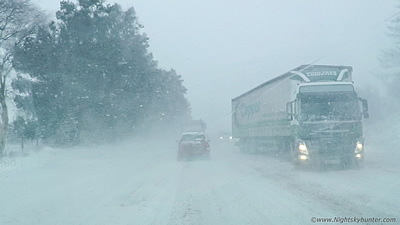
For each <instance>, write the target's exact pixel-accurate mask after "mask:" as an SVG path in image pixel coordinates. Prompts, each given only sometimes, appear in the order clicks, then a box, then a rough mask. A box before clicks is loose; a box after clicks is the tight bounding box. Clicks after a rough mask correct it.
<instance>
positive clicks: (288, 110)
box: [286, 102, 293, 121]
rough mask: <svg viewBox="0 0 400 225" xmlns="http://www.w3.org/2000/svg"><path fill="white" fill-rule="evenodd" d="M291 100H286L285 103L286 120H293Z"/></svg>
mask: <svg viewBox="0 0 400 225" xmlns="http://www.w3.org/2000/svg"><path fill="white" fill-rule="evenodd" d="M292 106H293V102H288V103H286V114H287V120H289V121H292V120H293V107H292Z"/></svg>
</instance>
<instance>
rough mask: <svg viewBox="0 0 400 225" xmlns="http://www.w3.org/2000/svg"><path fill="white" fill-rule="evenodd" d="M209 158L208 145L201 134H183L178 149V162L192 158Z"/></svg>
mask: <svg viewBox="0 0 400 225" xmlns="http://www.w3.org/2000/svg"><path fill="white" fill-rule="evenodd" d="M198 156H200V157H203V158H206V159H209V158H210V145H209V143H208V140H207V139H206V137H205V136H204V134H203V133H199V132H188V133H183V134H182V137H181V140H180V141H179V147H178V160H182V159H190V158H194V157H198Z"/></svg>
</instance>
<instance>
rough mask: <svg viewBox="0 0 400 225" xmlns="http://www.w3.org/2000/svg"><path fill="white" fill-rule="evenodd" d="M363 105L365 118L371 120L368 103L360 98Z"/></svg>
mask: <svg viewBox="0 0 400 225" xmlns="http://www.w3.org/2000/svg"><path fill="white" fill-rule="evenodd" d="M360 100H361V103H362V108H363V117H364V118H365V119H368V118H369V113H368V101H367V100H366V99H362V98H360Z"/></svg>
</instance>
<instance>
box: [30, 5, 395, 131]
mask: <svg viewBox="0 0 400 225" xmlns="http://www.w3.org/2000/svg"><path fill="white" fill-rule="evenodd" d="M33 2H34V3H37V4H38V5H39V6H40V7H41V8H43V9H45V10H46V11H47V12H48V13H49V14H51V15H54V13H55V11H56V10H57V9H58V8H59V1H58V0H33ZM115 2H116V3H119V4H121V5H122V6H123V7H124V9H127V8H128V7H134V8H135V10H136V13H137V16H138V17H139V21H140V23H141V24H142V25H144V29H143V32H145V33H147V35H148V36H149V38H150V51H151V52H152V53H153V54H154V57H155V59H156V60H157V61H158V63H159V66H160V67H161V68H164V69H170V68H173V69H175V70H176V71H177V72H178V73H179V74H181V75H182V77H183V79H184V80H185V81H184V85H185V87H187V89H188V94H187V97H188V99H189V101H190V103H191V106H192V115H193V117H194V119H199V118H203V119H204V120H205V121H206V122H207V123H208V126H209V128H212V129H213V130H229V129H230V115H229V112H230V101H231V99H232V98H234V97H236V96H238V95H240V94H242V93H243V92H245V91H247V90H249V89H251V88H253V87H255V86H257V85H259V84H261V83H262V82H265V81H267V80H269V79H271V78H273V77H275V76H277V75H280V74H283V73H285V72H287V71H289V70H291V69H293V68H295V67H297V66H299V65H302V64H309V63H312V62H314V61H315V60H318V61H317V64H330V65H348V66H353V69H354V75H353V76H354V80H355V84H356V86H360V87H361V86H364V85H368V84H374V83H376V80H375V79H376V78H375V77H374V75H373V74H377V73H379V70H380V68H379V61H378V57H379V56H380V55H381V54H382V51H383V50H384V49H387V48H389V47H390V46H391V45H390V40H389V38H388V37H387V31H388V30H387V26H388V25H389V23H390V21H388V20H387V19H388V18H389V17H390V16H392V15H394V14H395V13H396V12H397V11H398V9H397V8H396V5H397V3H398V1H396V0H279V1H277V0H248V1H239V0H192V1H188V0H162V1H159V0H137V1H134V0H119V1H118V0H117V1H107V3H115Z"/></svg>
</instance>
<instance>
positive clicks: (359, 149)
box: [354, 141, 364, 154]
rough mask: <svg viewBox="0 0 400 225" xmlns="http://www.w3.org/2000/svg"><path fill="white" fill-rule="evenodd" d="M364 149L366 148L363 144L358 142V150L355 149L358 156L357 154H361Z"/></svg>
mask: <svg viewBox="0 0 400 225" xmlns="http://www.w3.org/2000/svg"><path fill="white" fill-rule="evenodd" d="M363 148H364V146H363V144H362V143H361V142H360V141H357V144H356V149H355V151H354V153H356V154H357V153H359V152H361V151H362V150H363Z"/></svg>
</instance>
